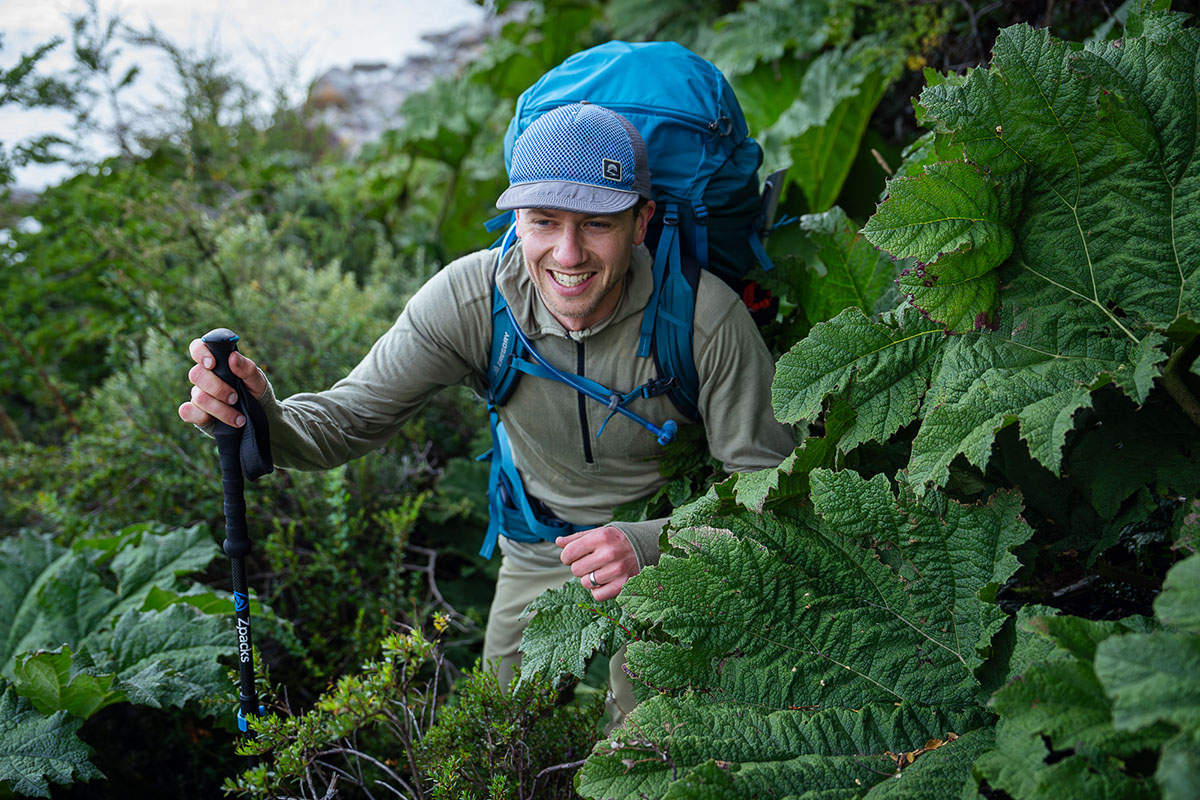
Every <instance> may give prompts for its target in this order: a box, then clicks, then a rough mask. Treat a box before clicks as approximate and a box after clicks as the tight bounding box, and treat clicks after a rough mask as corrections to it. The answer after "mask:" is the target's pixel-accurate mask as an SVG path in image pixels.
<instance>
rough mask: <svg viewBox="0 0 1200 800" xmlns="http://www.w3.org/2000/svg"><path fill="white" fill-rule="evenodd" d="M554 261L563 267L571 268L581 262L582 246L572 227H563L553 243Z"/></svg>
mask: <svg viewBox="0 0 1200 800" xmlns="http://www.w3.org/2000/svg"><path fill="white" fill-rule="evenodd" d="M554 260H555V261H557V262H558V263H559V264H562V265H563V266H564V267H573V266H575V265H576V264H579V263H581V262H582V261H583V246H582V245H581V244H580V241H579V235H578V233H577V232H576V231H575V229H574V228H573V227H571V226H569V225H564V226H563V228H562V233H561V234H559V237H558V241H557V242H555V243H554Z"/></svg>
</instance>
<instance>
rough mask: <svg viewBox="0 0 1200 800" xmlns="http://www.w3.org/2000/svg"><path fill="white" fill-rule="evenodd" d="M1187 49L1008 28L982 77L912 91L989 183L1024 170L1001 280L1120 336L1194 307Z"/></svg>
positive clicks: (1193, 80)
mask: <svg viewBox="0 0 1200 800" xmlns="http://www.w3.org/2000/svg"><path fill="white" fill-rule="evenodd" d="M1162 19H1163V18H1162V17H1156V16H1153V15H1151V16H1150V17H1149V20H1150V21H1149V24H1148V26H1147V30H1149V31H1154V30H1157V29H1158V27H1159V26H1160V23H1161V20H1162ZM1198 53H1200V33H1198V32H1197V31H1196V30H1194V29H1186V30H1175V31H1173V32H1172V33H1171V34H1170V35H1161V36H1160V35H1148V36H1143V37H1126V38H1124V39H1121V40H1115V41H1111V42H1108V41H1106V42H1097V43H1093V44H1091V45H1088V47H1087V48H1086V49H1084V50H1082V51H1078V50H1074V49H1072V48H1071V47H1070V46H1068V45H1067V44H1066V43H1064V42H1060V41H1057V40H1055V39H1053V38H1052V37H1050V36H1049V33H1048V32H1047V31H1046V30H1045V29H1041V30H1035V29H1033V28H1029V27H1027V26H1024V25H1018V26H1014V27H1012V28H1007V29H1005V30H1004V31H1002V32H1001V34H1000V36H999V37H998V39H997V41H996V45H995V49H994V51H993V55H992V62H991V67H990V68H989V69H986V70H984V69H977V70H974V71H972V72H971V73H970V75H969V77H968V79H967V80H966V81H965V82H962V83H961V84H954V83H949V82H947V83H943V84H940V85H938V86H931V87H929V88H928V89H927V90H926V91H925V92H924V93H923V94H922V95H921V101H920V102H921V105H922V106H923V107H924V108H925V110H926V112H927V113H926V117H925V119H926V121H927V123H933V124H936V125H937V127H938V129H939V130H941V131H943V132H949V133H953V134H954V137H955V139H956V140H957V141H958V142H959V143H961V145H962V146H963V148H964V150H965V153H966V156H967V158H968V159H969V160H970V161H972V162H974V163H976V164H979V165H983V166H985V167H986V168H987V170H988V172H989V174H990V175H991V176H992V178H993V179H998V180H1002V181H1003V180H1006V179H1007V176H1012V175H1014V174H1017V173H1018V172H1027V178H1028V186H1027V187H1026V193H1025V198H1024V209H1023V213H1022V215H1021V218H1020V220H1019V221H1018V222H1017V224H1016V226H1015V227H1016V230H1015V232H1016V237H1017V248H1016V256H1015V257H1014V259H1013V261H1012V265H1011V269H1012V271H1014V272H1024V273H1026V274H1027V275H1029V276H1031V277H1033V278H1034V279H1035V281H1036V282H1037V283H1038V284H1040V285H1041V287H1042V288H1045V289H1047V290H1048V291H1051V292H1052V293H1053V294H1054V295H1056V296H1057V297H1058V298H1059V299H1062V300H1069V301H1071V302H1073V303H1082V304H1086V305H1089V306H1092V307H1094V308H1095V309H1097V310H1099V311H1100V312H1101V313H1102V314H1103V315H1104V316H1105V318H1106V323H1107V324H1106V326H1105V327H1107V328H1110V329H1111V330H1112V332H1113V334H1114V335H1120V336H1124V337H1128V338H1130V339H1133V340H1137V339H1140V338H1141V337H1142V336H1143V335H1144V330H1145V329H1146V328H1158V329H1165V328H1166V327H1167V326H1169V325H1170V324H1171V322H1172V321H1174V320H1175V319H1176V318H1177V317H1179V316H1180V315H1181V314H1182V313H1183V312H1184V311H1185V310H1186V309H1194V308H1195V307H1196V298H1197V295H1196V284H1197V281H1198V279H1200V258H1198V257H1197V255H1198V253H1200V232H1198V230H1197V227H1196V226H1195V224H1193V223H1192V222H1191V221H1189V220H1190V219H1191V217H1192V215H1194V209H1195V208H1196V207H1197V201H1198V200H1200V180H1198V175H1200V161H1198V160H1197V159H1196V158H1195V157H1194V154H1195V152H1196V144H1197V103H1196V97H1197V89H1196V85H1197V77H1198V76H1200V64H1198V61H1197V54H1198Z"/></svg>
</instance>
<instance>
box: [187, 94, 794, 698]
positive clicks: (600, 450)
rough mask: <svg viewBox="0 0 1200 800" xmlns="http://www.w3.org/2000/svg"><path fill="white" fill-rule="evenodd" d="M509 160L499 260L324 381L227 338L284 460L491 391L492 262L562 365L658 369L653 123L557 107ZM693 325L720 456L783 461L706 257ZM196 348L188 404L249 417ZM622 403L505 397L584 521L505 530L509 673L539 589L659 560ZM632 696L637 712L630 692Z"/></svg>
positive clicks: (561, 504)
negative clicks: (614, 409) (651, 230)
mask: <svg viewBox="0 0 1200 800" xmlns="http://www.w3.org/2000/svg"><path fill="white" fill-rule="evenodd" d="M511 179H512V185H511V186H510V187H509V188H508V190H506V191H505V192H504V193H503V194H502V195H501V197H500V199H499V201H498V202H497V204H496V205H497V207H498V208H501V209H514V210H515V211H516V220H517V222H516V235H517V237H518V238H519V240H520V246H519V247H513V248H511V249H510V250H508V252H507V253H506V254H505V255H504V256H503V257H502V258H500V259H499V263H497V259H498V252H499V251H496V250H488V251H480V252H477V253H472V254H471V255H468V256H464V257H463V258H460V259H458V260H457V261H454V262H453V263H451V264H449V265H448V266H447V267H446V268H445V269H443V270H442V271H441V272H439V273H438V274H437V275H436V276H434V277H433V278H431V279H430V280H429V282H428V283H427V284H426V285H425V286H424V287H422V289H421V290H420V291H419V292H418V293H417V294H416V295H415V296H414V297H413V298H412V300H410V301H409V303H408V305H407V307H406V308H405V309H404V312H403V313H402V314H401V316H400V318H399V319H398V320H397V321H396V323H395V325H394V326H393V327H392V328H391V330H389V331H388V332H387V333H386V334H385V335H384V336H383V337H381V338H380V339H379V340H378V341H377V342H376V343H375V345H374V346H373V347H372V349H371V351H370V352H369V353H368V354H367V356H366V357H365V358H364V359H363V361H362V362H361V363H360V364H359V365H358V366H357V367H355V368H354V370H352V371H351V373H350V374H349V375H348V376H347V377H346V378H344V379H342V380H341V381H339V382H338V383H337V384H335V385H334V386H333V387H332V388H330V389H328V390H326V391H324V392H320V393H317V394H299V395H293V396H291V397H289V398H288V399H287V400H284V401H279V400H277V399H276V397H275V395H274V392H273V391H272V387H271V386H270V384H269V383H268V381H267V380H266V377H265V376H264V375H263V373H262V372H261V371H259V370H258V368H257V367H256V366H255V365H254V363H253V362H252V361H251V360H250V359H248V358H246V357H245V356H242V355H240V354H234V355H233V356H231V360H230V368H231V369H232V371H233V372H234V374H235V375H237V376H238V377H240V378H241V379H242V380H243V381H244V382H245V384H246V387H247V388H248V389H249V391H250V393H251V394H253V395H254V396H255V397H257V398H258V399H259V401H260V403H261V404H262V406H263V409H264V411H265V412H266V414H267V417H268V419H269V421H270V428H271V446H272V452H273V454H274V457H275V461H276V463H277V464H279V465H280V466H283V467H291V468H297V469H328V468H330V467H334V466H337V465H339V464H342V463H345V462H346V461H348V460H350V459H353V458H357V457H359V456H361V455H363V454H365V453H367V452H369V451H370V450H372V449H375V448H378V447H380V446H382V445H383V444H385V443H386V442H387V441H388V440H389V439H390V438H391V437H392V436H393V435H394V434H395V433H396V431H397V430H398V428H399V427H400V425H401V424H403V423H404V421H405V420H407V419H409V418H410V417H411V416H413V415H414V414H416V413H417V412H418V411H419V410H420V408H421V406H422V405H423V404H424V402H425V401H426V400H427V399H428V398H429V397H430V396H431V395H433V394H434V393H435V392H436V391H438V390H439V389H441V388H443V387H445V386H450V385H454V384H459V383H462V384H466V385H467V386H470V387H471V388H473V389H474V390H475V391H476V392H478V393H480V394H484V393H485V392H486V389H487V371H488V367H489V361H490V348H491V334H492V294H493V281H494V282H495V285H496V287H498V289H499V291H500V293H501V295H502V296H503V297H504V299H505V300H506V301H507V302H508V305H509V307H510V308H511V309H512V312H513V315H514V318H515V320H516V322H517V324H519V325H520V327H521V329H522V330H523V331H524V332H525V334H526V335H527V336H528V338H529V339H530V340H531V343H532V344H533V345H534V347H535V348H536V350H537V352H538V353H539V354H540V355H541V356H542V357H543V358H544V359H546V360H547V361H548V362H550V363H552V364H553V365H555V366H556V367H557V368H558V369H560V370H563V371H570V372H573V373H577V374H582V375H585V376H587V377H588V378H590V379H592V380H594V381H597V382H598V383H600V384H603V385H604V386H607V387H612V388H613V389H615V390H618V391H624V392H627V391H629V390H630V389H632V388H633V387H637V386H641V385H642V384H644V383H646V382H647V381H648V380H650V379H653V378H655V377H657V368H656V366H655V364H654V363H653V359H650V358H637V357H635V353H636V350H637V342H638V336H639V332H640V326H641V322H642V312H643V310H644V308H645V306H646V304H647V302H648V300H649V298H650V294H651V290H652V288H653V286H652V284H653V278H652V274H651V265H652V261H651V256H650V254H649V252H648V251H647V249H646V248H645V246H644V245H643V242H644V240H645V238H646V233H647V226H648V224H649V221H650V218H651V216H652V215H653V213H654V201H653V200H652V199H651V195H650V174H649V168H648V165H647V163H646V149H645V145H644V143H643V142H642V140H641V136H640V135H639V134H638V132H637V131H636V130H635V129H634V128H633V126H632V125H630V124H629V123H628V121H626V120H625V119H624V118H623V117H621V116H620V115H618V114H616V113H614V112H612V111H609V110H607V109H604V108H602V107H600V106H595V105H588V104H577V105H570V106H564V107H562V108H559V109H556V110H554V111H551V112H549V113H547V114H545V115H543V116H542V117H540V118H539V119H538V120H537V121H535V122H534V123H533V124H531V125H530V126H529V128H528V129H527V130H526V131H525V132H524V133H523V134H522V135H521V136H520V137H519V138H518V139H517V142H516V144H515V145H514V148H513V159H512V169H511ZM694 337H695V338H694V346H693V350H694V355H695V362H696V368H697V371H698V373H699V376H700V393H699V408H700V412H701V416H702V417H703V420H704V424H705V427H706V430H707V434H708V439H709V445H710V449H711V451H712V453H713V455H714V456H716V457H717V458H718V459H720V460H721V461H722V463H723V464H724V466H725V469H726V470H727V471H729V472H735V471H748V470H754V469H761V468H765V467H770V466H775V465H778V463H779V462H780V461H781V460H782V459H783V458H784V457H785V456H786V455H787V454H788V453H790V452H791V449H792V446H793V442H792V438H791V435H790V433H789V431H788V429H787V428H785V427H784V426H782V425H780V424H779V423H778V422H777V421H776V420H775V418H774V415H773V413H772V411H771V403H770V386H771V378H772V374H773V370H774V364H773V362H772V360H771V358H770V356H769V354H768V352H767V350H766V347H765V346H764V344H763V342H762V340H761V339H760V337H759V335H758V332H757V330H756V329H755V326H754V323H753V321H752V320H751V319H750V316H749V314H748V312H747V311H746V309H745V307H744V306H743V305H742V303H741V301H740V299H739V298H738V297H737V296H736V295H735V294H734V293H733V292H732V291H731V290H730V289H729V288H728V287H726V286H725V285H724V284H723V283H722V282H721V281H720V279H718V278H715V277H714V276H712V275H710V274H708V273H704V274H703V275H702V278H701V282H700V286H699V289H698V291H697V298H696V319H695V330H694ZM190 354H191V356H192V358H193V360H195V361H196V366H195V367H193V368H192V369H191V371H190V372H189V373H188V377H189V379H190V380H191V382H192V384H193V388H192V398H191V400H190V401H189V402H187V403H184V404H183V405H181V406H180V408H179V415H180V417H181V418H182V419H183V420H184V421H186V422H191V423H194V424H196V425H201V426H204V425H207V424H209V423H211V421H212V418H213V417H217V418H220V419H221V420H223V421H225V422H227V423H230V424H232V425H235V426H240V425H241V424H242V423H243V421H242V420H241V419H240V418H239V417H238V414H237V412H236V410H235V409H234V408H233V407H232V406H231V405H230V403H229V402H228V401H230V400H232V389H231V388H230V387H229V386H227V385H225V384H224V383H223V382H222V381H221V380H220V379H218V378H217V377H216V375H215V374H214V373H213V372H212V366H213V364H212V355H211V354H210V353H209V351H208V349H207V348H206V347H205V346H204V344H203V343H202V342H200V341H199V340H196V341H193V342H192V343H191V347H190ZM638 403H639V405H640V407H639V411H638V413H639V414H640V415H641V416H642V417H646V418H648V419H652V420H658V422H659V423H660V424H661V422H662V421H664V420H666V419H669V418H671V417H673V416H676V412H675V410H674V408H673V406H672V405H671V402H670V400H669V399H668V398H667V396H666V395H659V396H656V397H651V398H645V399H642V400H639V401H638ZM610 413H611V412H610V410H609V409H608V408H607V407H605V406H603V405H600V404H599V403H596V402H593V401H591V400H588V399H585V398H583V397H582V395H579V394H578V393H577V392H576V391H575V390H574V389H572V388H571V387H569V386H566V385H564V384H562V383H559V382H556V381H553V380H545V379H540V378H537V377H530V376H525V377H524V378H523V379H522V380H521V381H520V383H519V384H518V385H517V387H516V389H515V391H514V392H513V394H512V396H511V397H510V398H509V399H508V401H507V402H506V403H504V404H503V405H502V406H500V407H499V408H498V414H499V418H500V420H501V422H502V423H503V425H504V428H505V430H506V431H507V436H508V440H509V441H510V443H511V451H512V457H513V461H514V463H515V465H516V467H517V469H518V471H519V473H520V479H521V482H522V483H523V486H524V489H525V491H526V492H528V494H529V495H530V496H532V497H534V498H537V500H538V501H540V507H544V508H545V509H548V511H549V512H550V513H552V514H553V515H554V516H556V517H557V518H558V519H560V520H565V521H567V522H569V523H572V524H573V525H574V526H575V527H576V528H580V530H578V532H576V533H572V534H570V535H567V536H561V537H558V538H557V539H556V540H555V541H519V540H518V539H517V538H509V537H507V536H505V537H502V538H501V539H500V549H501V552H502V554H503V559H502V561H501V566H500V572H499V577H498V581H497V586H496V596H495V600H494V602H493V604H492V608H491V612H490V615H489V619H488V628H487V634H486V638H485V642H484V657H485V659H487V660H488V661H489V662H490V661H491V660H493V659H499V667H500V673H501V679H502V681H507V677H508V676H509V675H511V670H512V666H513V665H514V664H515V663H518V660H519V653H518V646H519V644H520V637H521V632H522V630H523V628H524V624H525V621H522V620H520V616H521V613H522V612H523V610H524V609H525V607H526V606H527V605H528V604H529V603H530V602H531V601H532V600H533V599H534V598H535V597H537V595H538V594H540V593H541V592H542V591H544V590H546V589H549V588H552V587H555V586H560V585H562V584H563V583H564V582H565V581H567V580H570V579H571V578H572V577H575V578H579V579H580V580H581V581H582V583H583V585H584V586H585V587H587V588H588V589H589V590H590V591H591V593H592V595H593V596H594V597H595V598H596V599H597V600H607V599H610V598H612V597H616V596H617V594H619V593H620V591H621V588H622V587H623V586H624V585H625V582H626V581H628V580H629V578H631V577H633V576H634V575H636V574H637V573H638V572H639V571H640V570H641V568H642V567H644V566H646V565H647V564H654V563H656V562H657V560H658V534H659V531H660V530H661V528H662V526H663V524H664V523H665V520H655V521H650V522H642V523H613V522H612V510H613V508H614V507H616V506H617V505H620V504H622V503H625V502H628V501H631V500H635V499H637V498H639V497H644V496H646V495H647V494H648V493H650V492H653V491H655V490H656V489H657V488H659V487H660V486H662V485H663V483H664V479H663V478H662V476H661V475H660V474H659V472H658V467H657V462H656V457H657V456H658V455H659V454H660V453H661V446H660V445H659V444H658V442H657V441H656V440H655V438H654V437H653V436H651V435H650V434H649V433H647V431H646V430H645V429H644V428H642V427H639V426H638V425H637V424H636V423H635V422H632V421H630V420H629V419H626V418H625V417H623V416H612V417H611V419H607V420H606V417H608V416H609V415H610ZM602 423H603V435H602V436H597V433H596V432H597V431H598V430H599V429H600V428H601V426H602ZM622 705H623V706H626V707H625V708H624V710H626V711H627V710H628V707H627V706H628V700H626V702H624V703H622Z"/></svg>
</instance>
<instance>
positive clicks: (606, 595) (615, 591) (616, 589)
mask: <svg viewBox="0 0 1200 800" xmlns="http://www.w3.org/2000/svg"><path fill="white" fill-rule="evenodd" d="M626 580H628V579H627V578H621V579H620V580H616V581H613V582H612V583H605V584H601V586H600V588H599V589H592V590H591V592H592V598H593V599H594V600H595V601H596V602H597V603H602V602H604V601H605V600H612V599H613V598H614V597H616V596H617V595H619V594H620V593H621V589H623V588H624V587H625V581H626Z"/></svg>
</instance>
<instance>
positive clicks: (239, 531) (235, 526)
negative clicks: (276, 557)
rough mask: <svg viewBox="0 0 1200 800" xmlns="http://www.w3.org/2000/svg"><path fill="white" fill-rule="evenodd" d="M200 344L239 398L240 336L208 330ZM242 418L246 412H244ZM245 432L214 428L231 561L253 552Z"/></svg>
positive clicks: (223, 425)
mask: <svg viewBox="0 0 1200 800" xmlns="http://www.w3.org/2000/svg"><path fill="white" fill-rule="evenodd" d="M201 341H202V342H204V344H205V345H207V346H208V350H209V352H210V353H212V356H213V362H214V363H213V372H215V373H216V375H217V377H218V378H220V379H221V380H223V381H225V383H226V384H228V385H229V386H230V387H231V388H232V389H233V390H234V391H235V392H237V394H238V397H239V406H240V405H241V403H240V398H241V396H242V393H243V391H244V389H243V387H242V381H241V379H240V378H238V377H237V376H236V375H234V374H233V370H231V369H230V368H229V356H230V355H232V354H233V353H235V352H236V351H237V342H238V335H237V334H236V333H234V332H233V331H231V330H229V329H228V328H216V329H214V330H211V331H209V332H208V333H206V334H205V335H204V336H203V337H201ZM242 411H243V415H244V414H245V410H244V409H242ZM243 433H244V432H243V430H242V429H241V428H235V427H233V426H232V425H229V424H227V423H225V422H222V421H221V420H216V422H215V423H214V425H213V437H214V438H216V440H217V453H218V454H219V455H220V459H221V488H222V490H223V495H224V500H225V542H224V544H223V546H222V549H224V551H225V555H227V556H229V557H230V558H244V557H245V556H246V555H248V554H249V553H250V535H249V533H248V531H247V530H246V497H245V476H244V475H243V473H242V458H241V449H242V436H243Z"/></svg>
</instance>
